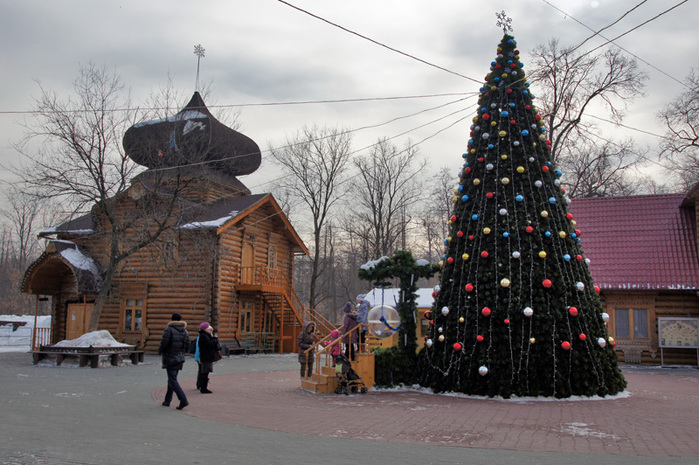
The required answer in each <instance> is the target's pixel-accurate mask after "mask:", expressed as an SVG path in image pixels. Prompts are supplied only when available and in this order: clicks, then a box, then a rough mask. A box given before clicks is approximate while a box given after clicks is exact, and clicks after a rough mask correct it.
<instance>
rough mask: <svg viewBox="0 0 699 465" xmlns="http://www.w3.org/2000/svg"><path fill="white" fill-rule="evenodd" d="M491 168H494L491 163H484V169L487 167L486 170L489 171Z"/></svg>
mask: <svg viewBox="0 0 699 465" xmlns="http://www.w3.org/2000/svg"><path fill="white" fill-rule="evenodd" d="M493 168H495V166H493V164H492V163H488V164H487V165H485V169H487V170H488V171H491V170H492V169H493Z"/></svg>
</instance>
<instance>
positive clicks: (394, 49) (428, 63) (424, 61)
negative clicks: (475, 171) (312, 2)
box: [277, 0, 482, 84]
mask: <svg viewBox="0 0 699 465" xmlns="http://www.w3.org/2000/svg"><path fill="white" fill-rule="evenodd" d="M277 1H278V2H279V3H283V4H284V5H286V6H288V7H291V8H293V9H295V10H297V11H300V12H301V13H304V14H307V15H308V16H311V17H313V18H315V19H318V20H320V21H323V22H324V23H327V24H330V25H331V26H335V27H336V28H339V29H341V30H343V31H345V32H347V33H349V34H352V35H355V36H357V37H359V38H362V39H364V40H368V41H369V42H371V43H373V44H375V45H378V46H379V47H383V48H385V49H388V50H390V51H392V52H395V53H398V54H399V55H403V56H405V57H408V58H410V59H412V60H415V61H419V62H420V63H423V64H426V65H427V66H431V67H433V68H437V69H439V70H441V71H446V72H447V73H449V74H453V75H455V76H459V77H461V78H464V79H468V80H469V81H473V82H475V83H476V84H481V83H482V81H480V80H478V79H474V78H472V77H469V76H465V75H463V74H461V73H457V72H456V71H452V70H450V69H447V68H444V67H442V66H439V65H436V64H434V63H431V62H429V61H427V60H423V59H422V58H418V57H416V56H414V55H410V54H409V53H405V52H403V51H401V50H398V49H396V48H393V47H390V46H388V45H386V44H384V43H382V42H379V41H377V40H374V39H372V38H371V37H367V36H365V35H362V34H360V33H358V32H355V31H353V30H351V29H347V28H346V27H344V26H341V25H339V24H337V23H333V22H332V21H329V20H327V19H325V18H323V17H321V16H318V15H316V14H313V13H311V12H310V11H308V10H304V9H303V8H299V7H297V6H295V5H292V4H291V3H289V2H285V1H284V0H277Z"/></svg>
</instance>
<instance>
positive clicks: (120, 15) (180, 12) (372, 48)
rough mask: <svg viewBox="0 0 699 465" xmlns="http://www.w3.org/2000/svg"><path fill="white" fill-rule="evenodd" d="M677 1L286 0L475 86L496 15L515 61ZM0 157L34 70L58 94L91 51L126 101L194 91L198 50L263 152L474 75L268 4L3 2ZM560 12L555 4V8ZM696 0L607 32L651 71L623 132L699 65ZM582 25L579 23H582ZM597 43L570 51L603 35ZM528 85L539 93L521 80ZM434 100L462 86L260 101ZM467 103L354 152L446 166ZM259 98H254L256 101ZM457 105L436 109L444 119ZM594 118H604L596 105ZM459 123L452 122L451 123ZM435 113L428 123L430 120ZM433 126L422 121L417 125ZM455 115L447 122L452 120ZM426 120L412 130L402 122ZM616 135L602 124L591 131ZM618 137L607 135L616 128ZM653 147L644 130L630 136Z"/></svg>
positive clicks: (403, 111)
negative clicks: (411, 150) (387, 152)
mask: <svg viewBox="0 0 699 465" xmlns="http://www.w3.org/2000/svg"><path fill="white" fill-rule="evenodd" d="M681 2H682V0H670V1H668V0H647V1H645V2H643V0H630V1H627V0H596V1H591V0H503V1H500V2H493V1H480V0H477V1H476V0H435V1H427V0H353V1H334V0H289V3H291V4H293V5H295V6H297V7H299V8H302V9H305V10H307V11H309V12H311V13H313V14H315V15H317V16H320V17H323V18H325V19H327V20H328V21H332V22H334V23H337V24H339V25H341V26H343V27H344V28H347V29H350V30H352V31H355V32H357V33H359V34H362V35H364V36H367V37H370V38H371V39H373V40H375V41H377V42H381V43H383V44H386V45H387V46H389V47H392V48H395V49H399V50H400V51H402V52H404V53H406V54H410V55H413V56H415V57H417V58H420V59H422V60H425V61H428V62H430V63H434V64H436V65H438V66H440V67H442V68H445V69H447V70H450V71H453V72H454V73H458V74H461V75H464V76H468V77H471V78H474V79H476V80H477V81H482V80H483V79H484V77H485V74H486V73H487V72H488V68H489V65H490V62H491V61H492V60H493V59H494V58H495V55H496V48H497V45H498V43H499V42H500V39H501V38H502V29H501V28H499V27H497V26H496V17H495V13H496V12H499V11H500V10H503V9H504V10H505V11H506V13H507V15H508V16H509V17H511V18H512V26H513V29H514V31H513V35H514V36H515V39H516V40H517V44H518V47H519V49H520V50H521V60H522V62H523V63H524V64H525V70H526V69H527V64H528V63H529V62H530V54H529V52H530V51H531V50H532V49H533V48H534V47H535V46H537V45H538V44H542V43H545V42H547V41H549V40H550V39H551V38H554V37H556V38H559V39H560V42H561V44H562V45H576V44H578V43H580V42H581V41H583V40H584V39H586V38H588V37H589V36H590V35H591V32H590V30H589V29H587V28H586V27H585V26H588V27H589V28H591V29H595V30H597V29H601V28H603V27H605V26H607V25H609V24H610V23H612V22H613V21H615V20H616V19H618V18H619V17H620V16H622V15H623V14H624V13H625V12H627V11H628V10H630V9H632V8H633V7H635V6H636V5H638V4H640V3H643V4H642V5H641V6H640V7H638V8H637V9H636V10H635V11H633V12H632V13H630V14H629V15H628V16H626V17H625V18H624V19H622V20H621V21H620V22H619V23H618V24H616V25H615V26H613V27H611V28H610V29H608V30H605V32H604V35H605V37H607V38H613V37H616V36H618V35H619V34H622V33H624V32H626V31H628V30H630V29H632V28H634V27H636V26H638V25H639V24H642V23H643V22H645V21H647V20H649V19H651V18H653V17H654V16H656V15H658V14H660V13H662V12H663V11H664V10H666V9H668V8H670V7H672V6H673V5H675V4H677V3H681ZM0 8H1V10H0V43H2V48H1V49H0V53H1V54H2V55H1V56H2V66H1V67H0V77H1V79H0V82H1V83H2V86H3V90H2V92H0V161H1V162H3V163H6V162H7V161H13V160H16V159H17V154H16V152H14V150H12V149H11V148H10V145H11V143H12V142H13V141H16V140H17V139H18V138H19V137H20V136H21V128H20V127H19V125H18V124H17V121H18V120H20V119H21V118H23V116H22V115H18V114H11V113H10V114H8V113H7V112H13V111H26V110H30V109H31V107H32V102H33V99H34V98H36V97H38V96H39V88H38V85H37V84H36V82H35V81H36V80H39V81H41V83H42V85H43V86H44V87H46V88H49V89H53V90H55V91H57V92H59V93H65V94H66V95H67V94H68V92H70V90H71V85H72V81H73V79H74V78H75V77H76V75H77V70H78V66H79V64H81V63H82V64H84V63H87V62H89V61H93V62H95V63H97V64H106V65H108V66H110V67H114V68H116V70H117V71H118V72H119V73H120V74H121V76H122V78H123V81H124V82H125V83H126V84H127V85H128V86H129V87H130V88H131V90H132V93H133V95H134V97H135V99H136V100H137V101H143V99H145V97H146V96H147V95H148V94H150V93H151V92H153V91H154V90H155V89H157V88H158V87H159V86H161V85H163V84H164V83H166V81H167V79H168V74H170V75H171V76H173V78H174V84H175V86H176V87H177V88H178V89H179V90H181V91H182V92H183V94H185V95H187V97H189V96H190V95H191V94H192V93H193V91H194V90H195V78H196V64H197V60H196V56H195V55H194V53H193V49H194V46H195V45H196V44H201V45H202V46H203V47H204V48H205V49H206V56H205V57H204V58H203V59H202V62H201V72H200V73H201V80H202V81H206V82H209V81H210V82H212V91H213V92H212V94H211V96H210V97H209V99H208V100H207V103H209V104H210V105H213V104H214V103H215V104H216V105H246V106H242V107H236V109H240V111H241V113H240V121H239V123H240V124H241V127H240V131H241V132H243V133H244V134H246V135H248V136H249V137H251V138H253V139H254V140H255V141H256V142H257V143H258V144H259V145H260V147H261V148H262V149H263V159H265V158H267V157H266V155H267V153H268V152H266V149H267V148H268V147H270V146H273V147H276V146H280V145H283V143H284V141H285V140H286V138H287V136H290V135H292V134H294V133H295V132H296V131H298V130H299V129H300V128H301V127H302V126H304V125H319V126H338V127H343V128H347V129H357V128H361V127H365V126H374V125H379V124H381V123H386V122H388V121H391V120H394V119H396V118H400V117H405V116H408V115H411V114H414V113H417V112H420V111H422V110H426V109H429V108H433V107H437V106H439V105H442V104H446V103H448V102H451V101H454V100H456V99H458V98H463V97H467V95H466V94H468V95H471V94H474V93H476V92H477V91H478V89H479V87H480V84H478V83H476V82H473V81H471V80H468V79H465V78H463V77H460V76H457V75H456V74H453V73H449V72H447V71H444V70H440V69H436V68H434V67H431V66H428V65H426V64H424V63H421V62H418V61H416V60H414V59H410V58H408V57H406V56H403V55H401V54H398V53H396V52H393V51H390V50H388V49H386V48H383V47H381V46H379V45H376V44H374V43H371V42H369V41H367V40H364V39H362V38H359V37H357V36H356V35H353V34H350V33H348V32H346V31H343V30H342V29H339V28H337V27H334V26H332V25H330V24H328V23H326V22H323V21H321V20H319V19H317V18H314V17H311V16H309V15H307V14H305V13H303V12H300V11H298V10H296V9H294V8H292V7H290V6H288V5H286V4H284V3H282V2H279V1H276V0H234V1H232V0H221V1H202V2H194V1H191V0H190V1H181V0H148V1H143V0H138V1H131V0H121V1H118V0H117V1H115V0H110V1H94V0H63V1H56V0H22V1H17V0H0ZM556 8H558V9H560V10H562V11H563V12H565V13H563V12H561V11H558V10H557V9H556ZM698 10H699V4H697V2H696V1H689V2H687V3H684V4H683V5H681V6H679V7H678V8H676V9H675V10H673V11H672V12H670V13H667V14H665V15H663V16H661V17H660V18H658V19H655V20H653V21H651V22H650V23H649V24H647V25H645V26H642V27H641V28H639V29H637V30H636V31H633V32H631V33H629V34H628V35H626V36H624V37H623V38H621V39H619V40H618V41H617V43H618V44H619V45H620V46H622V47H624V48H625V49H626V50H628V51H629V52H631V53H633V54H635V55H637V56H638V57H639V58H641V59H642V60H644V61H646V62H648V63H650V64H651V65H652V66H654V67H655V68H657V69H660V70H663V71H664V72H665V73H667V74H669V75H670V76H671V77H668V76H666V75H665V74H663V73H661V72H659V71H657V70H656V69H654V68H652V67H650V66H648V65H646V64H644V63H639V65H640V66H641V67H642V68H643V69H644V70H645V71H646V72H647V73H648V75H649V77H650V79H649V80H648V87H647V90H646V97H645V98H643V99H639V100H637V101H636V102H635V103H634V104H633V105H632V106H631V107H630V108H629V110H628V117H627V119H626V120H625V123H626V124H627V125H629V126H632V127H635V128H638V129H642V130H645V131H650V132H654V133H660V132H662V128H660V127H659V126H658V123H657V121H656V119H655V115H656V114H657V112H658V111H659V110H660V109H661V108H662V107H663V106H664V105H665V104H666V102H668V101H669V100H671V99H673V98H674V97H676V96H677V95H679V93H680V92H682V90H683V87H682V86H681V85H680V84H679V83H678V82H676V81H675V80H673V79H672V78H675V79H677V80H680V81H682V80H684V78H685V77H686V76H687V74H688V73H689V71H690V68H691V67H693V66H696V65H697V60H698V57H699V54H698V53H697V52H699V46H698V45H697V32H696V29H697V22H698V21H697V20H698V19H699V14H698ZM580 23H582V24H584V25H585V26H583V25H581V24H580ZM603 42H604V40H603V39H600V38H595V39H593V40H590V41H588V42H587V43H586V44H585V45H584V46H583V47H582V49H581V51H587V50H590V49H592V48H594V47H596V46H597V45H599V44H601V43H603ZM532 90H533V93H534V94H536V88H535V87H533V89H532ZM432 94H465V95H463V96H461V97H459V96H455V95H452V96H443V97H430V98H412V99H397V100H370V101H365V102H352V103H313V104H303V105H261V104H270V103H289V102H300V101H323V100H339V99H382V98H386V97H407V96H423V95H432ZM475 102H476V99H475V98H474V97H469V98H467V99H466V100H463V101H461V102H458V103H453V104H451V105H448V106H445V107H443V108H439V109H435V110H432V111H428V112H424V113H421V114H420V115H417V116H412V117H408V118H403V119H400V120H398V121H396V122H393V123H390V124H385V125H382V126H380V127H376V128H373V129H364V130H361V131H357V132H356V133H355V134H354V144H353V145H354V148H355V149H361V148H362V147H365V146H367V145H369V144H371V143H372V142H375V141H376V140H377V139H378V138H379V137H394V136H397V135H399V134H402V133H404V132H406V131H410V132H408V133H407V134H405V135H403V136H400V137H397V138H396V139H394V143H395V144H396V145H399V146H402V145H403V144H404V143H405V141H406V140H407V139H408V138H409V139H410V140H411V141H412V142H413V143H416V142H420V141H422V140H424V139H426V141H425V142H423V143H421V144H420V151H421V153H422V154H423V155H424V156H426V157H427V158H428V159H429V160H430V162H431V170H432V171H436V170H437V169H438V168H439V167H441V166H449V167H452V168H453V169H454V181H455V183H456V180H457V178H456V171H457V169H458V167H459V165H460V164H461V153H462V152H463V151H464V149H465V146H466V141H467V140H468V132H469V125H470V120H471V118H472V117H473V116H474V114H475V109H474V104H475ZM254 104H257V105H254ZM458 110H463V111H461V112H459V113H456V114H453V115H451V116H448V115H449V114H451V113H454V112H457V111H458ZM597 116H601V117H605V116H606V115H605V114H598V115H597ZM461 118H465V119H464V120H463V121H461V122H460V123H457V121H458V120H459V119H461ZM435 120H438V121H435ZM433 121H435V122H433ZM430 122H433V123H432V124H427V125H426V123H430ZM455 123H457V124H455ZM422 125H425V126H424V127H422V128H420V129H414V128H417V127H418V126H422ZM602 130H603V131H605V132H606V133H607V134H609V135H612V134H614V132H613V130H612V129H609V128H607V129H604V128H603V129H602ZM617 134H618V132H617ZM629 134H630V135H633V136H636V137H637V138H638V141H639V142H640V143H641V144H646V145H648V146H649V147H650V149H651V153H653V145H654V144H655V143H656V139H655V138H653V137H650V136H645V135H641V134H638V133H633V132H630V133H629ZM275 172H276V170H275V168H274V166H273V164H272V162H271V161H270V160H269V159H267V160H265V161H263V165H262V167H261V168H260V169H259V170H258V171H257V172H256V173H255V174H253V175H251V176H248V177H247V178H244V179H243V182H245V183H246V184H247V185H248V186H249V187H251V188H252V189H253V191H256V192H265V191H268V190H269V189H270V186H269V185H268V184H264V182H265V181H268V180H269V179H270V178H273V177H274V175H275Z"/></svg>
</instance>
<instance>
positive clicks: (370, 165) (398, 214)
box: [347, 139, 427, 260]
mask: <svg viewBox="0 0 699 465" xmlns="http://www.w3.org/2000/svg"><path fill="white" fill-rule="evenodd" d="M354 164H355V167H356V168H357V169H358V170H359V176H358V179H359V180H358V181H357V182H356V183H355V188H354V189H353V195H352V196H348V198H347V200H348V210H349V211H351V212H352V215H351V217H352V220H351V224H352V225H353V226H354V229H353V230H352V231H351V233H353V234H355V235H358V236H359V238H360V239H361V240H362V241H363V242H364V244H365V247H364V249H365V250H367V251H368V252H369V255H368V256H365V257H363V258H364V259H365V260H369V259H374V258H378V257H380V256H382V255H390V254H392V253H393V252H394V251H395V250H396V248H398V246H402V247H405V242H406V234H407V229H408V224H409V223H410V221H411V219H412V216H413V213H414V209H415V207H416V205H417V203H418V201H419V200H420V198H421V196H422V180H421V179H420V175H421V174H423V170H424V169H425V167H426V166H427V160H425V159H421V158H420V157H419V152H418V150H417V147H415V146H414V145H412V144H411V143H410V142H407V143H406V145H405V148H403V149H402V150H401V149H399V148H398V147H396V146H395V145H393V144H392V143H391V142H390V141H388V140H387V139H381V140H379V141H378V143H377V144H375V145H374V146H373V148H372V151H371V153H370V154H369V155H366V156H363V157H358V158H357V159H356V160H355V162H354Z"/></svg>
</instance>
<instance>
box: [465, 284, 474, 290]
mask: <svg viewBox="0 0 699 465" xmlns="http://www.w3.org/2000/svg"><path fill="white" fill-rule="evenodd" d="M464 289H466V292H473V284H471V283H468V284H467V285H466V286H465V287H464Z"/></svg>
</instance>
